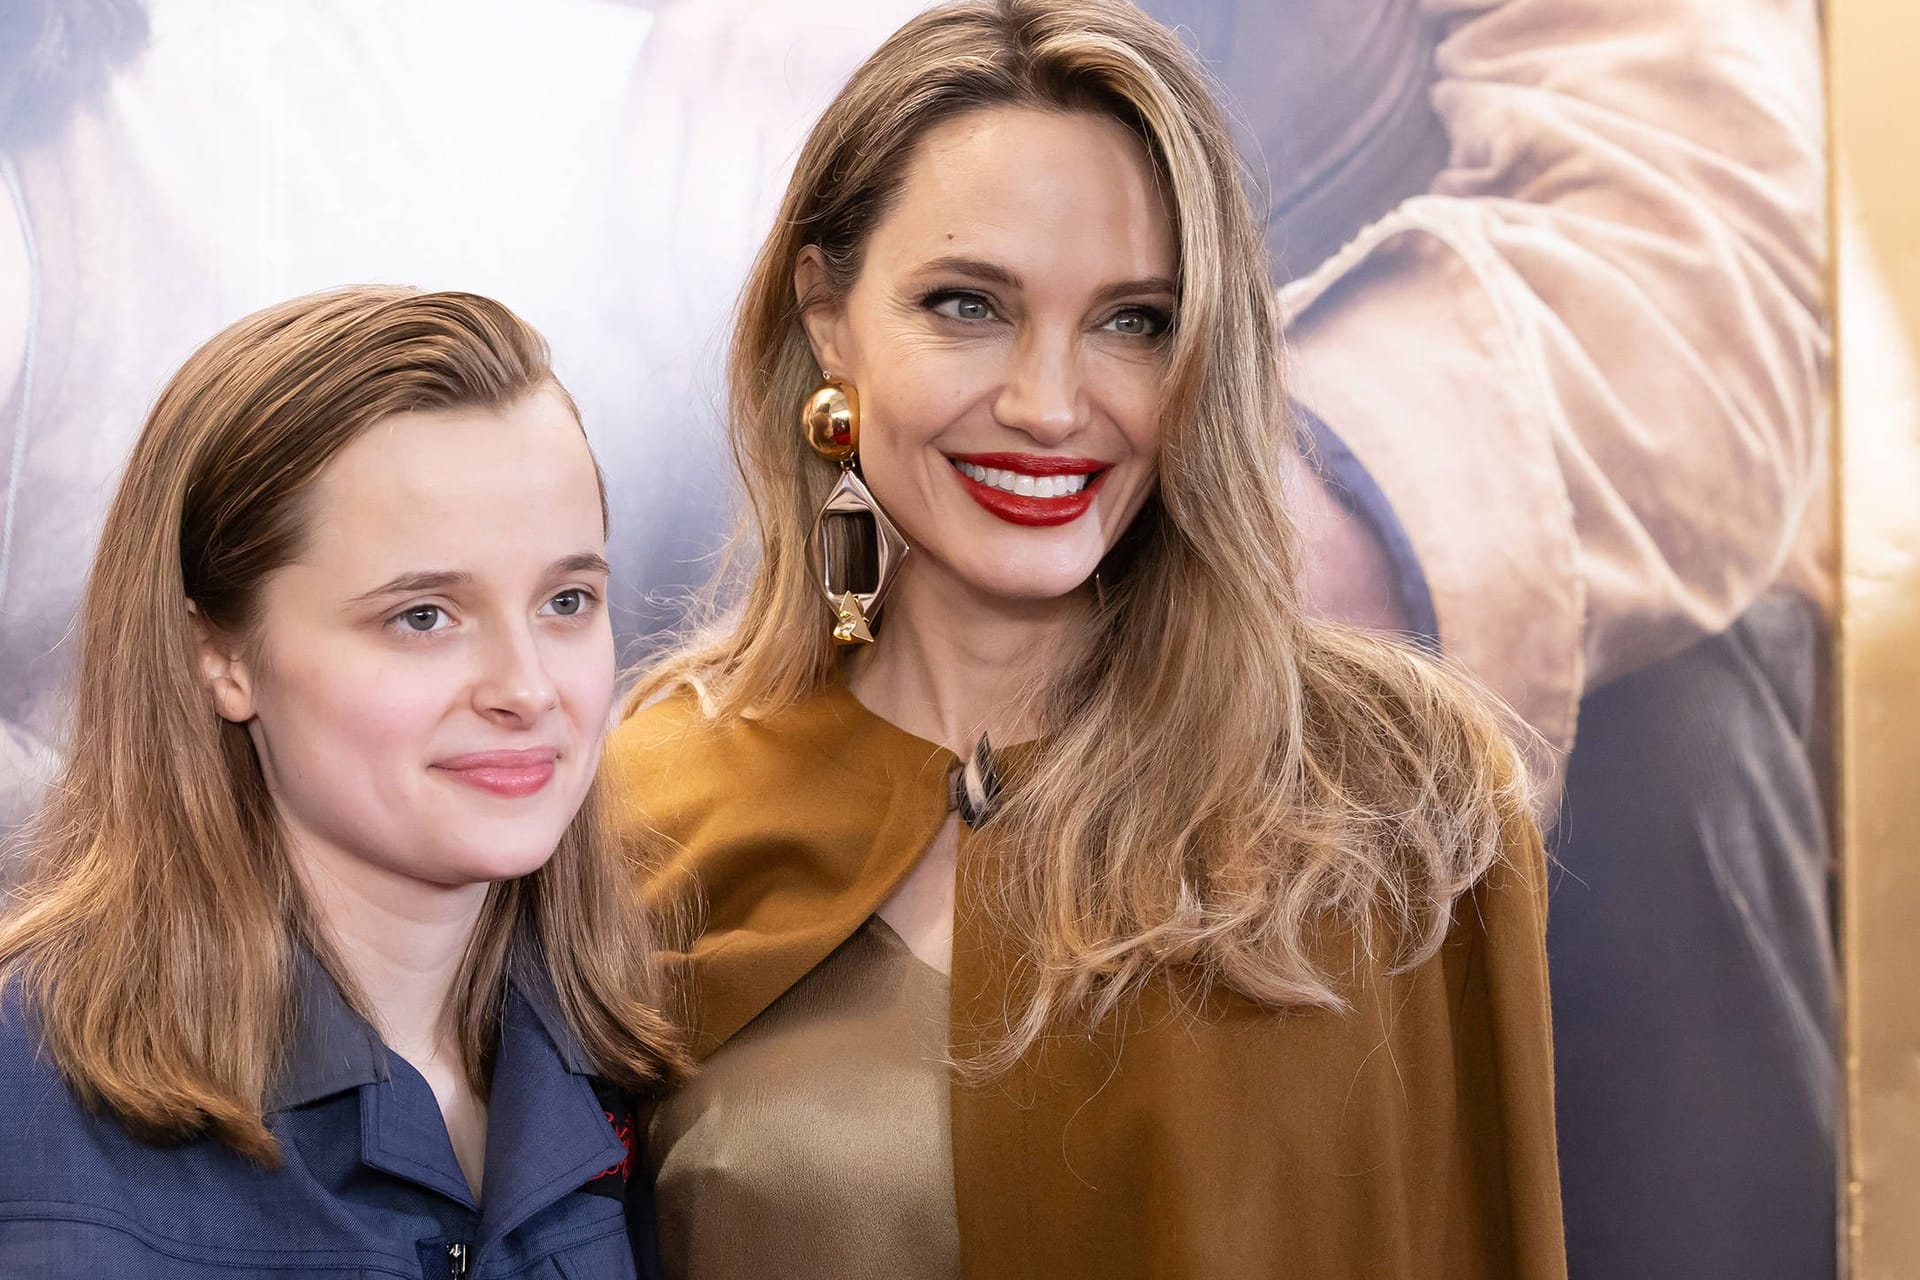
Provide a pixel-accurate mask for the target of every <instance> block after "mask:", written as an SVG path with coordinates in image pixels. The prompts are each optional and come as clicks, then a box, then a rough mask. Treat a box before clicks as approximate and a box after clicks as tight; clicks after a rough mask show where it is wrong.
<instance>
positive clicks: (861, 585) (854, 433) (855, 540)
mask: <svg viewBox="0 0 1920 1280" xmlns="http://www.w3.org/2000/svg"><path fill="white" fill-rule="evenodd" d="M820 376H821V379H822V384H821V386H820V387H819V389H818V390H816V391H815V392H814V393H813V394H812V395H811V396H808V397H807V403H806V407H805V408H804V409H803V410H802V412H801V415H800V422H801V429H802V430H803V431H804V432H805V433H806V437H807V443H808V444H810V445H812V446H813V449H814V451H815V452H816V453H819V454H820V455H821V456H822V457H825V458H827V459H829V460H831V461H834V462H837V463H839V464H840V478H839V480H838V481H837V482H836V483H835V484H834V486H833V489H832V490H831V491H830V492H829V493H828V494H827V499H826V501H825V502H823V503H821V504H820V511H819V514H818V515H816V516H815V517H814V521H813V536H812V538H811V539H809V544H810V546H811V547H812V550H813V559H814V566H815V570H816V574H817V576H816V582H817V583H818V585H819V587H820V593H821V595H822V596H824V597H825V598H826V602H827V608H828V610H829V611H830V612H831V614H832V616H833V640H834V643H835V644H872V643H873V624H874V619H875V618H876V617H877V616H878V615H879V612H880V606H881V604H882V603H884V602H885V600H886V595H887V588H888V587H890V586H892V585H893V580H894V575H895V574H897V573H898V572H899V570H900V565H901V563H902V562H903V561H904V560H905V559H906V557H907V553H908V551H909V550H910V549H911V548H909V547H908V545H907V540H906V538H904V537H902V536H901V534H900V530H899V529H898V528H897V527H896V526H895V525H894V523H893V521H892V520H890V519H888V518H887V513H886V511H885V510H883V509H882V508H881V506H880V502H879V499H877V498H875V497H874V496H873V491H872V490H870V489H868V488H867V486H866V483H865V482H864V481H862V480H861V479H860V475H859V473H858V472H856V471H855V470H854V469H853V468H854V463H855V462H856V461H857V460H858V457H859V449H860V397H859V393H857V392H856V391H855V390H854V389H853V385H852V384H851V383H848V382H846V381H844V380H842V379H840V378H835V377H831V376H829V375H827V374H825V373H822V374H821V375H820Z"/></svg>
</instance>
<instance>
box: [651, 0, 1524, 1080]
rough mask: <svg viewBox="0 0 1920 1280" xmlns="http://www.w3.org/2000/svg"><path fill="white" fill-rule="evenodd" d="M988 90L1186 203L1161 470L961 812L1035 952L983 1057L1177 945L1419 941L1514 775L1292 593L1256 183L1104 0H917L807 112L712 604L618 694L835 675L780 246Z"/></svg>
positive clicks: (1361, 637) (741, 689)
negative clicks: (1103, 139) (1110, 141)
mask: <svg viewBox="0 0 1920 1280" xmlns="http://www.w3.org/2000/svg"><path fill="white" fill-rule="evenodd" d="M997 107H1013V108H1025V109H1037V110H1041V111H1049V112H1087V113H1092V114H1094V115H1098V116H1103V117H1108V118H1111V119H1113V120H1116V121H1118V122H1120V123H1121V124H1122V125H1124V126H1125V127H1127V128H1128V129H1130V130H1132V131H1133V132H1134V134H1135V135H1136V136H1137V137H1138V138H1139V139H1140V142H1141V145H1142V146H1143V148H1144V149H1145V151H1146V153H1147V155H1148V156H1149V157H1150V160H1151V163H1152V165H1153V167H1154V170H1155V171H1156V174H1157V177H1158V180H1159V185H1160V189H1161V191H1162V192H1163V193H1164V196H1165V198H1166V200H1167V202H1168V204H1169V206H1170V209H1171V213H1172V217H1173V220H1174V223H1175V232H1176V237H1177V244H1178V255H1179V264H1178V279H1177V290H1178V320H1177V323H1176V326H1175V329H1174V334H1173V337H1172V339H1171V344H1170V347H1169V349H1168V354H1167V358H1166V369H1165V375H1164V381H1163V388H1162V393H1163V402H1162V415H1163V416H1162V423H1163V427H1162V430H1163V441H1164V443H1163V446H1162V454H1161V458H1160V479H1159V487H1158V490H1157V493H1156V495H1155V497H1154V499H1153V500H1152V501H1150V502H1149V503H1148V504H1147V506H1146V507H1145V508H1144V509H1143V510H1142V513H1141V514H1140V516H1139V517H1138V518H1137V519H1136V521H1135V524H1134V526H1133V527H1132V528H1131V529H1130V530H1128V532H1127V534H1126V535H1125V537H1124V538H1123V540H1122V546H1121V547H1120V548H1119V549H1118V551H1117V553H1116V556H1113V557H1110V558H1109V559H1110V561H1112V562H1113V563H1112V565H1111V569H1112V571H1111V572H1110V573H1108V574H1106V575H1104V576H1105V577H1106V578H1107V579H1109V580H1108V581H1107V582H1106V584H1105V590H1104V593H1103V594H1104V596H1105V600H1104V603H1103V604H1101V605H1099V606H1098V607H1097V608H1096V609H1095V610H1094V613H1093V616H1092V618H1091V621H1090V624H1089V634H1088V636H1087V637H1086V640H1085V643H1084V644H1083V645H1081V646H1080V647H1079V648H1078V650H1077V651H1076V652H1075V653H1073V654H1072V655H1071V656H1070V659H1069V660H1067V661H1065V662H1064V663H1063V664H1062V665H1061V669H1059V670H1058V671H1057V672H1056V673H1055V674H1054V675H1053V677H1052V678H1051V683H1050V687H1048V688H1047V689H1045V690H1044V691H1042V694H1041V697H1042V699H1043V700H1042V702H1041V704H1040V705H1041V706H1042V707H1043V708H1044V716H1043V728H1044V732H1045V735H1046V742H1045V748H1044V750H1042V751H1040V752H1037V753H1035V755H1034V758H1033V760H1032V763H1031V766H1030V767H1028V768H1025V769H1023V770H1022V771H1021V772H1020V774H1019V777H1018V778H1017V780H1016V781H1015V784H1014V785H1012V786H1011V787H1010V788H1009V790H1008V792H1007V794H1006V797H1005V800H1004V803H1003V805H1002V807H1001V809H1000V810H999V812H998V814H997V816H996V817H995V818H993V819H992V821H991V822H990V823H989V824H988V826H987V828H986V830H985V832H983V835H985V834H987V833H991V837H992V841H993V846H992V847H993V850H994V854H993V859H992V861H993V865H994V866H995V867H996V868H997V871H996V877H997V878H996V880H995V884H994V887H993V895H992V898H991V900H990V901H989V902H988V903H987V905H986V909H987V910H989V911H991V912H993V913H994V914H995V916H996V917H997V918H998V920H999V922H1000V924H1001V927H1002V928H1004V929H1006V930H1008V931H1009V933H1010V936H1011V939H1012V940H1013V941H1014V942H1015V943H1016V944H1017V947H1018V953H1017V954H1018V962H1019V966H1020V969H1021V971H1022V974H1023V975H1024V976H1023V979H1022V980H1021V981H1019V982H1018V983H1017V984H1016V988H1015V989H1016V990H1017V991H1018V992H1019V993H1020V994H1019V995H1018V996H1017V997H1016V999H1017V1001H1018V1002H1019V1007H1015V1008H1012V1009H1009V1010H1007V1011H1006V1025H1005V1027H1004V1034H1003V1035H1000V1036H998V1037H997V1042H996V1043H993V1044H990V1045H988V1046H987V1047H986V1048H985V1049H984V1051H983V1052H982V1054H981V1055H980V1058H979V1065H981V1066H983V1067H985V1068H988V1069H991V1068H993V1067H995V1066H997V1065H1006V1064H1009V1063H1011V1062H1012V1061H1013V1060H1015V1059H1016V1058H1017V1057H1018V1056H1019V1055H1021V1054H1022V1053H1024V1052H1025V1051H1026V1050H1027V1049H1028V1048H1029V1047H1031V1046H1032V1045H1033V1044H1034V1043H1035V1042H1036V1041H1037V1040H1039V1039H1040V1038H1041V1037H1043V1036H1045V1035H1048V1034H1050V1033H1052V1032H1056V1031H1061V1030H1067V1029H1070V1028H1072V1027H1075V1026H1085V1025H1087V1024H1088V1023H1089V1022H1094V1023H1098V1022H1099V1021H1100V1020H1102V1019H1104V1018H1106V1017H1107V1016H1108V1015H1110V1014H1113V1013H1115V1012H1116V1011H1117V1010H1120V1009H1121V1008H1122V1006H1123V1004H1124V1002H1125V1001H1126V1000H1127V998H1128V996H1129V995H1130V994H1132V993H1135V992H1137V991H1138V990H1139V988H1140V987H1141V985H1142V984H1144V983H1146V982H1148V981H1150V980H1153V979H1154V978H1155V977H1156V976H1157V975H1161V974H1164V973H1166V972H1168V971H1169V970H1172V969H1176V968H1177V969H1179V970H1180V971H1181V972H1183V973H1186V974H1189V975H1198V976H1199V977H1200V978H1201V979H1202V980H1203V981H1204V982H1206V983H1215V982H1218V983H1224V984H1226V985H1227V986H1228V987H1230V988H1231V989H1232V990H1234V991H1236V992H1238V993H1240V994H1242V995H1244V996H1245V997H1248V998H1250V999H1252V1000H1255V1001H1257V1002H1260V1003H1262V1004H1265V1005H1268V1006H1273V1007H1285V1006H1327V1007H1337V1006H1340V1005H1341V1004H1342V1003H1343V996H1342V995H1341V991H1340V986H1341V981H1342V978H1343V976H1345V975H1346V974H1347V973H1348V972H1349V966H1348V965H1347V964H1344V963H1342V962H1341V961H1339V960H1338V959H1337V956H1338V955H1339V954H1341V953H1340V951H1339V949H1337V948H1328V947H1327V946H1325V945H1324V942H1325V939H1327V938H1329V937H1350V938H1357V939H1359V940H1360V945H1361V946H1362V947H1363V948H1365V949H1366V952H1367V954H1366V956H1364V957H1362V960H1361V963H1372V962H1375V961H1378V962H1381V963H1390V964H1393V965H1399V966H1409V965H1414V964H1417V963H1419V962H1421V961H1423V960H1425V959H1426V958H1428V957H1430V956H1432V955H1433V954H1434V953H1435V952H1436V950H1437V949H1438V948H1439V947H1440V945H1441V943H1442V941H1443V939H1444V938H1445V936H1446V934H1447V931H1448V929H1449V927H1450V922H1451V917H1452V913H1453V909H1454V905H1455V902H1456V900H1457V899H1459V898H1460V896H1461V895H1462V894H1463V893H1464V892H1465V891H1466V890H1467V889H1468V888H1469V887H1471V886H1472V885H1473V884H1474V882H1475V881H1476V880H1477V879H1478V878H1479V877H1480V876H1481V875H1482V874H1484V873H1485V872H1486V870H1487V869H1488V868H1489V867H1490V866H1491V865H1492V864H1493V863H1494V862H1495V861H1496V860H1497V859H1498V857H1499V855H1500V851H1501V849H1502V847H1503V843H1504V840H1505V838H1506V837H1507V836H1508V835H1509V834H1510V832H1511V831H1512V829H1513V828H1512V827H1511V826H1510V825H1509V824H1512V823H1515V822H1522V821H1525V816H1526V806H1527V801H1528V796H1527V782H1526V775H1525V771H1524V769H1523V768H1522V767H1521V765H1520V763H1519V758H1518V755H1517V753H1516V751H1515V749H1514V748H1513V746H1512V745H1511V742H1510V738H1509V736H1508V725H1507V722H1506V720H1505V719H1504V718H1503V717H1502V715H1501V714H1500V713H1499V712H1497V711H1496V710H1495V709H1493V708H1492V707H1491V706H1489V704H1488V703H1487V701H1486V700H1485V699H1484V698H1483V696H1482V695H1481V694H1480V693H1478V691H1476V690H1475V689H1474V688H1472V687H1471V686H1470V685H1469V684H1468V683H1467V682H1466V681H1464V680H1462V679H1460V678H1458V677H1456V676H1455V675H1453V674H1451V673H1449V672H1448V671H1446V670H1445V669H1443V668H1442V667H1440V666H1439V665H1437V664H1436V663H1434V662H1432V661H1430V660H1429V659H1428V658H1426V657H1425V656H1423V655H1422V654H1420V653H1417V652H1415V651H1413V650H1412V649H1411V648H1409V647H1408V646H1406V645H1404V644H1401V643H1398V642H1395V641H1393V640H1389V639H1385V638H1379V637H1375V636H1371V635H1367V634H1362V633H1360V632H1358V631H1355V630H1352V629H1349V628H1345V627H1341V626H1337V625H1333V624H1330V623H1327V622H1323V621H1319V620H1316V619H1315V618H1314V617H1312V616H1310V615H1309V613H1308V611H1307V610H1306V608H1305V606H1304V604H1303V600H1302V596H1301V591H1300V587H1299V581H1298V579H1299V538H1298V535H1297V534H1296V531H1295V528H1294V525H1293V523H1292V521H1291V520H1290V518H1289V515H1288V510H1287V504H1286V501H1285V497H1284V494H1283V486H1282V477H1283V474H1284V470H1285V453H1286V451H1287V450H1288V449H1289V448H1290V447H1291V443H1292V439H1293V433H1292V428H1291V418H1290V413H1289V402H1288V400H1287V398H1286V395H1285V392H1284V388H1283V386H1282V379H1281V370H1280V361H1279V358H1278V351H1279V333H1278V331H1277V318H1276V305H1275V299H1274V293H1273V288H1272V285H1271V283H1270V277H1269V264H1268V261H1267V258H1266V255H1265V249H1264V246H1263V243H1262V240H1261V237H1260V234H1259V232H1258V230H1257V228H1256V225H1255V221H1254V218H1253V214H1252V210H1251V206H1250V203H1249V200H1248V196H1247V188H1248V186H1249V185H1250V183H1249V182H1248V179H1247V173H1246V170H1245V169H1244V167H1243V166H1242V165H1241V163H1240V161H1239V159H1238V156H1237V153H1236V151H1235V148H1234V145H1233V143H1232V141H1231V138H1230V136H1229V133H1228V130H1227V127H1226V125H1225V122H1224V119H1223V116H1222V113H1221V110H1220V108H1219V107H1218V106H1217V105H1216V103H1215V101H1214V98H1213V96H1212V93H1211V91H1210V85H1209V81H1208V79H1207V77H1206V75H1205V73H1204V72H1203V71H1202V70H1201V69H1200V67H1199V65H1198V63H1197V62H1196V61H1195V60H1194V58H1193V57H1192V56H1191V54H1189V52H1188V51H1187V50H1186V49H1185V48H1184V47H1183V46H1182V45H1181V44H1180V43H1179V41H1178V40H1177V39H1176V38H1175V36H1174V35H1173V34H1172V33H1171V32H1170V31H1168V30H1167V29H1166V28H1164V27H1162V26H1160V25H1159V24H1157V23H1156V22H1154V21H1153V20H1152V19H1150V18H1148V17H1147V16H1146V15H1144V14H1143V13H1142V12H1141V11H1140V10H1139V9H1137V8H1136V7H1134V6H1133V5H1131V4H1128V3H1124V2H1123V0H998V2H992V0H985V2H982V0H975V2H970V3H957V4H948V5H944V6H941V7H939V8H935V9H932V10H930V11H928V12H926V13H924V14H921V15H920V16H918V17H916V18H915V19H913V20H912V21H910V22H909V23H907V25H905V26H904V27H902V28H901V29H900V30H899V31H898V32H896V33H895V34H894V35H893V36H892V37H891V38H890V39H888V40H887V42H886V43H885V44H884V45H882V46H881V47H880V49H879V50H878V51H877V52H875V53H874V54H873V55H872V56H871V57H870V58H869V59H868V60H867V61H866V62H865V63H864V64H863V65H862V66H861V67H860V68H859V69H858V70H857V71H856V72H855V73H854V75H853V77H852V79H851V80H850V81H849V82H848V83H847V84H846V86H845V87H844V88H843V89H842V90H841V92H840V94H839V95H838V97H837V98H836V99H835V100H834V101H833V103H832V104H831V105H830V106H829V107H828V108H827V110H826V112H825V114H824V115H823V116H822V117H821V119H820V121H819V122H818V123H817V124H816V125H815V127H814V129H813V131H812V133H811V134H810V135H809V137H808V138H807V140H806V143H805V145H804V146H803V148H802V150H801V151H800V154H799V158H798V161H797V163H796V166H795V169H794V172H793V176H792V180H791V182H790V183H789V185H788V187H787V190H786V195H785V198H784V200H783V202H782V204H781V206H780V211H779V214H778V216H777V217H776V218H775V219H774V223H773V230H772V232H771V234H770V235H769V237H768V238H767V240H766V243H765V244H764V246H763V247H762V248H761V250H760V253H759V256H758V258H757V259H756V261H755V263H754V266H753V269H752V274H751V276H750V277H749V279H748V281H747V284H746V286H745V289H744V291H743V293H742V300H741V304H740V309H739V313H738V316H737V320H736V325H735V328H734V331H733V341H732V348H731V351H730V361H729V396H730V406H729V412H730V424H729V427H730V432H731V441H732V447H733V454H734V459H735V463H736V466H737V469H738V472H739V475H740V478H741V480H742V482H743V485H744V489H745V494H746V498H747V504H746V507H745V508H744V511H745V519H744V522H743V526H742V528H741V530H740V531H739V533H738V534H737V535H736V538H735V541H734V544H733V551H732V555H731V557H730V565H731V566H732V569H731V572H730V573H729V574H727V575H725V576H723V577H722V578H721V580H720V581H719V582H718V583H717V585H716V586H715V587H714V589H713V590H714V595H713V597H712V599H711V601H710V604H709V607H710V608H711V609H712V610H713V614H712V619H713V620H712V621H711V622H710V623H709V625H708V628H707V629H706V630H705V631H704V632H702V633H700V634H698V635H696V636H695V637H694V638H693V639H691V640H690V641H689V642H688V643H687V644H686V645H685V646H684V647H682V648H680V649H678V650H677V651H674V652H671V653H669V654H667V655H666V656H665V657H664V658H663V659H662V660H661V661H660V662H659V663H658V664H657V665H656V666H654V667H653V668H652V669H651V670H650V671H649V672H647V673H646V674H645V676H644V677H643V678H642V680H641V681H640V682H639V683H638V684H637V686H636V688H635V690H634V693H633V695H632V698H631V700H630V702H629V706H630V708H631V707H638V706H640V705H641V704H643V703H645V702H646V701H648V700H650V699H651V698H654V697H656V696H659V695H661V694H663V693H665V692H668V691H670V690H673V689H675V688H691V689H692V690H694V691H695V693H696V694H697V696H698V697H699V699H700V701H701V703H702V705H703V706H704V708H705V709H706V714H707V715H708V716H710V717H712V718H714V719H716V720H720V721H724V720H726V719H728V718H730V717H739V716H748V717H752V716H763V715H766V714H769V713H771V712H774V711H777V710H778V709H779V708H781V707H782V706H785V705H788V704H790V703H791V702H792V701H794V700H796V699H798V698H801V697H803V696H805V695H806V694H808V693H809V692H811V691H814V690H816V689H818V688H820V687H821V686H822V685H823V683H824V682H827V681H829V680H831V679H833V678H834V677H835V662H836V658H835V656H834V650H833V648H832V646H831V644H830V643H829V640H828V634H827V633H828V627H827V617H826V613H825V611H824V609H823V606H822V604H821V601H820V599H819V596H818V594H817V589H816V587H815V586H814V581H813V573H812V568H811V562H810V558H809V552H808V545H807V538H808V533H809V530H810V527H811V522H812V520H813V514H814V512H815V510H816V509H817V508H818V506H819V504H820V502H821V500H822V499H823V497H824V496H825V494H826V492H827V490H828V488H829V486H830V485H831V484H832V483H833V480H834V468H833V467H832V465H831V464H829V463H825V462H823V461H821V460H820V459H818V458H816V457H815V456H813V455H812V454H811V452H810V451H809V450H808V448H807V446H806V444H805V443H804V441H803V438H802V433H801V430H800V427H799V418H798V415H799V411H800V407H801V404H802V402H803V400H804V398H805V397H806V396H807V394H808V392H809V391H810V390H811V389H812V388H813V387H814V386H815V385H816V384H817V382H818V370H819V367H820V366H819V365H818V363H817V362H816V361H815V359H814V357H813V354H812V351H811V349H810V347H809V344H808V341H807V337H806V334H805V332H804V329H803V327H802V315H803V312H804V310H805V308H806V306H808V305H811V304H812V303H813V302H814V301H816V299H807V300H805V301H802V300H798V299H796V297H795V290H794V267H795V263H796V260H797V259H798V257H799V255H800V254H801V253H802V251H803V250H804V249H806V248H807V247H808V246H817V247H818V250H819V252H820V254H821V256H822V258H823V259H824V261H825V263H826V267H827V271H826V275H827V277H828V282H827V293H828V295H829V296H830V297H839V296H844V295H845V292H846V291H847V290H848V289H850V288H851V286H852V285H853V283H854V281H855V280H856V279H857V278H858V276H859V273H860V270H861V263H862V254H863V251H864V249H865V247H866V245H867V243H868V241H869V238H870V237H871V235H872V234H873V230H874V228H875V226H876V225H877V224H878V223H879V222H880V220H881V219H883V218H885V217H886V216H887V213H888V210H889V208H890V206H891V204H892V202H893V201H894V200H895V199H896V197H897V195H898V193H899V192H900V190H901V188H902V185H903V180H904V178H905V176H906V174H907V172H908V170H909V167H910V166H911V164H912V163H913V161H914V157H915V155H916V148H917V146H918V144H919V142H920V140H921V139H922V138H923V137H924V136H925V134H926V133H927V131H928V130H929V129H930V128H931V127H933V126H934V125H936V124H938V123H940V122H942V121H945V120H949V119H952V118H954V117H956V116H959V115H961V114H963V113H966V112H970V111H977V110H981V109H987V108H997ZM1121 553H1123V554H1121ZM880 643H883V644H884V643H885V637H884V633H883V634H882V636H881V639H880Z"/></svg>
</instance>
